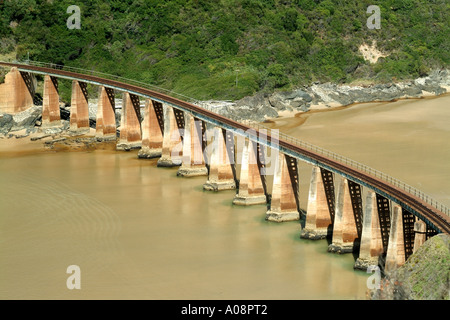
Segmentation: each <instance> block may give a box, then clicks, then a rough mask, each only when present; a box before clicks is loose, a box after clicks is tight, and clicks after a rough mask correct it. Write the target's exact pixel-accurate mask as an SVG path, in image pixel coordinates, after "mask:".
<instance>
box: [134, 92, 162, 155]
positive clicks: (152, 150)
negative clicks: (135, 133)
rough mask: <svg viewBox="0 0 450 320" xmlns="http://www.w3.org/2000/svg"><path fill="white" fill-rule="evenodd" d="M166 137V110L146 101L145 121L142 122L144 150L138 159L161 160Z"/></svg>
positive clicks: (148, 100) (159, 104)
mask: <svg viewBox="0 0 450 320" xmlns="http://www.w3.org/2000/svg"><path fill="white" fill-rule="evenodd" d="M163 135H164V109H163V105H162V104H161V103H159V102H156V101H152V100H150V99H147V100H146V101H145V111H144V119H143V121H142V148H141V150H139V153H138V157H139V158H141V159H152V158H159V157H161V154H162V146H163Z"/></svg>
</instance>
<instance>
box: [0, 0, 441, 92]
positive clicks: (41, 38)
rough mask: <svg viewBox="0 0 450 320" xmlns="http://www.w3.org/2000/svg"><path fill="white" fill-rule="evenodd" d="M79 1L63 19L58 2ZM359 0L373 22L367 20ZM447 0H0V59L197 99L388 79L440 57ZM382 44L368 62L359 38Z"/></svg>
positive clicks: (412, 73) (420, 70) (63, 6)
mask: <svg viewBox="0 0 450 320" xmlns="http://www.w3.org/2000/svg"><path fill="white" fill-rule="evenodd" d="M70 5H77V6H79V7H80V9H81V28H80V29H73V30H70V29H68V27H67V25H66V22H67V19H68V18H69V16H70V13H67V8H68V7H69V6H70ZM369 5H377V6H379V7H380V9H381V28H380V29H369V28H368V27H367V25H366V22H367V19H368V18H369V17H370V15H371V14H370V13H367V8H368V6H369ZM449 39H450V3H449V2H448V0H379V1H372V0H358V1H355V0H146V1H144V0H133V1H131V0H123V1H118V0H109V1H108V0H107V1H103V0H89V1H87V0H77V1H72V0H70V1H69V0H58V1H49V0H1V1H0V44H1V47H0V59H2V57H5V56H9V57H14V58H16V59H19V60H24V59H27V57H28V55H29V58H30V60H36V61H43V62H53V63H57V64H63V65H68V66H75V67H82V68H88V69H94V70H97V71H102V72H107V73H112V74H116V75H120V76H124V77H127V78H133V79H136V80H141V81H144V82H147V83H151V84H154V85H157V86H160V87H164V88H167V89H171V90H174V91H176V92H179V93H183V94H186V95H188V96H191V97H194V98H196V99H203V100H206V99H230V100H233V99H239V98H242V97H244V96H247V95H252V94H254V93H256V92H259V91H265V92H272V91H274V90H287V89H291V88H293V87H296V86H301V85H308V84H311V83H313V82H317V81H318V82H334V83H351V82H354V81H355V80H358V81H371V82H391V81H397V80H402V79H411V78H415V77H418V76H424V75H426V74H427V73H428V72H429V71H430V70H431V69H436V68H442V67H448V65H449V62H450V40H449ZM364 44H367V45H369V46H370V45H372V44H376V48H377V49H378V50H379V51H380V52H382V53H383V56H384V57H381V58H380V59H379V60H378V62H376V63H370V62H369V61H367V60H365V59H364V58H363V56H362V54H361V52H360V50H359V49H360V47H361V45H364Z"/></svg>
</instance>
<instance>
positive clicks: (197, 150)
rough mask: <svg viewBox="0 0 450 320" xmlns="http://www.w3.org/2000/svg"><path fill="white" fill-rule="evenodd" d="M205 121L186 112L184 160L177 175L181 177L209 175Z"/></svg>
mask: <svg viewBox="0 0 450 320" xmlns="http://www.w3.org/2000/svg"><path fill="white" fill-rule="evenodd" d="M203 129H204V127H203V122H202V121H200V120H197V119H195V118H194V117H193V116H192V115H190V114H185V127H184V137H183V162H182V164H181V167H180V168H179V169H178V172H177V175H178V176H181V177H194V176H207V175H208V169H207V168H206V166H205V160H204V158H203V131H204V130H203Z"/></svg>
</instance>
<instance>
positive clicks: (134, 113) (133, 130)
mask: <svg viewBox="0 0 450 320" xmlns="http://www.w3.org/2000/svg"><path fill="white" fill-rule="evenodd" d="M141 146H142V135H141V112H140V101H139V97H138V96H136V95H134V94H131V93H128V92H124V93H123V99H122V116H121V123H120V138H119V143H118V144H117V147H116V149H117V150H127V151H128V150H131V149H138V148H140V147H141Z"/></svg>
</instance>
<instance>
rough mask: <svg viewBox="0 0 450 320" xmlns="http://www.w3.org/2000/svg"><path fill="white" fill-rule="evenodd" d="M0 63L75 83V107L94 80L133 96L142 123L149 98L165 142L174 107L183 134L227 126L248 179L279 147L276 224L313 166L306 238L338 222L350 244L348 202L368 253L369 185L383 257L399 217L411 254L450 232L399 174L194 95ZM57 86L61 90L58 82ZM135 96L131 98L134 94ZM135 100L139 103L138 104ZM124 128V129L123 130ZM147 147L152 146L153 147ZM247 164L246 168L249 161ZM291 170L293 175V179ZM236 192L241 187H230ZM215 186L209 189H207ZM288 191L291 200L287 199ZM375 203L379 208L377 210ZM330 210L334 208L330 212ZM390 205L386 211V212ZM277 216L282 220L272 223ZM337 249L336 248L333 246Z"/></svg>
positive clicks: (434, 207)
mask: <svg viewBox="0 0 450 320" xmlns="http://www.w3.org/2000/svg"><path fill="white" fill-rule="evenodd" d="M0 66H3V67H8V68H17V70H18V71H19V72H20V74H21V76H22V78H23V79H24V81H25V82H27V80H26V79H27V75H31V74H40V75H43V76H45V77H46V79H47V78H49V79H51V80H52V82H53V84H55V83H56V82H57V81H56V79H57V78H62V79H68V80H71V81H73V86H72V103H74V101H77V100H76V99H77V98H75V100H74V94H75V93H74V92H75V91H76V89H77V88H81V91H80V92H85V90H86V87H85V86H83V85H80V84H85V83H90V84H93V85H96V86H99V87H101V88H103V90H104V91H105V92H106V96H107V97H109V100H110V102H111V101H112V102H111V103H112V108H113V109H114V99H113V98H114V94H113V92H114V90H117V91H121V92H124V93H127V94H128V95H129V97H130V99H128V100H130V101H131V102H129V103H130V104H131V105H133V104H134V106H135V107H134V110H135V112H136V113H137V115H136V116H137V117H139V118H141V117H140V114H139V110H138V109H139V108H138V107H137V106H138V105H139V104H137V105H136V103H134V102H133V101H134V100H136V99H137V101H138V103H139V98H136V97H141V98H143V99H146V100H147V101H150V106H153V107H154V108H152V109H151V110H152V111H149V113H148V112H147V109H146V113H145V115H144V117H151V115H152V114H153V115H155V119H157V120H158V121H159V127H160V129H161V134H162V135H163V136H164V139H166V135H167V134H168V133H169V131H170V130H171V129H169V127H170V125H169V124H168V118H169V117H172V116H171V115H169V112H168V111H167V110H165V109H164V108H163V106H170V108H172V109H173V113H174V115H175V122H176V123H177V125H178V128H179V129H180V128H183V129H188V128H190V135H192V136H194V135H196V134H197V133H196V126H195V124H194V123H195V122H198V123H200V124H201V126H203V129H204V127H205V126H206V124H208V125H211V126H213V127H215V128H217V129H220V130H218V131H217V132H219V133H217V132H216V131H215V133H214V135H215V137H216V139H215V140H217V141H220V140H221V139H222V140H223V142H225V144H226V143H227V139H228V140H229V139H230V137H231V139H233V136H234V137H236V136H240V137H244V138H245V139H246V141H247V145H245V144H244V145H245V147H244V149H245V152H247V153H246V158H245V157H244V158H245V159H247V160H246V161H247V162H248V159H249V158H252V157H256V158H257V161H256V164H257V165H256V171H255V169H254V168H253V167H252V166H251V164H248V165H247V167H246V168H247V169H246V172H245V175H244V177H247V176H251V175H255V172H257V173H259V174H260V176H262V175H264V174H263V173H262V169H264V164H261V161H260V159H259V158H258V157H259V156H261V154H262V152H261V150H262V149H261V147H262V146H264V147H266V148H267V149H269V148H270V149H271V150H276V151H277V153H279V154H280V155H281V156H280V157H279V159H281V160H284V159H285V161H284V163H285V165H283V164H277V165H276V166H275V173H274V187H273V191H272V194H271V195H270V196H268V194H267V189H266V187H265V186H264V182H265V181H264V179H263V178H261V180H262V188H259V189H261V192H262V195H263V199H264V201H263V202H265V200H266V199H267V200H268V201H267V203H268V204H270V205H271V206H272V207H271V208H270V209H269V211H268V214H267V217H268V220H275V221H283V220H288V219H283V218H282V217H283V216H285V217H288V216H292V212H297V214H298V213H299V212H300V208H299V205H298V199H295V201H294V200H292V199H293V198H295V197H296V196H298V194H296V192H298V187H297V188H296V186H295V184H296V183H298V169H297V166H296V161H298V160H299V161H304V162H307V163H309V164H311V165H313V174H312V178H311V185H310V195H309V202H311V203H308V210H307V212H306V226H305V228H304V229H305V230H306V231H305V232H304V234H302V236H303V237H305V238H323V237H324V233H323V230H322V231H320V230H319V229H321V228H322V229H323V228H324V227H325V230H326V231H325V236H326V235H328V236H329V235H330V225H332V226H334V229H335V231H331V232H332V233H333V238H335V237H336V238H341V243H345V242H346V237H347V238H348V234H347V235H346V231H345V230H344V229H345V227H343V231H342V230H341V233H340V236H335V235H334V233H335V232H337V231H336V229H337V224H338V222H339V221H343V220H344V219H345V213H343V211H345V208H346V205H347V206H349V207H352V210H350V211H353V212H352V213H353V218H352V219H353V224H355V225H356V226H355V228H356V238H357V239H358V242H359V246H360V247H361V250H362V249H363V247H364V246H365V244H364V238H365V236H366V233H367V232H368V231H367V232H366V231H365V229H364V228H365V227H367V228H369V227H370V226H371V225H370V223H369V221H368V218H366V214H365V213H364V214H363V212H362V211H363V209H362V201H361V195H360V193H361V186H364V187H366V188H367V189H368V190H370V194H369V196H368V198H367V204H366V208H365V210H364V211H367V212H371V213H373V212H374V211H377V215H378V219H375V218H373V217H372V220H373V221H375V222H374V223H375V224H378V228H379V230H380V235H370V237H371V238H372V240H373V239H374V238H379V240H380V241H381V242H382V243H383V247H382V248H381V249H380V250H379V252H378V253H383V252H384V254H386V253H387V251H388V249H389V248H388V243H389V242H392V241H399V240H398V237H396V236H395V235H394V236H393V235H392V234H391V233H392V230H393V229H394V228H393V223H394V221H397V219H399V221H400V222H401V226H402V229H403V239H402V241H401V242H403V245H404V247H405V250H406V247H407V244H406V242H408V241H409V242H410V243H409V244H408V246H409V247H411V246H412V242H414V237H413V236H411V235H414V234H416V236H417V234H434V233H447V234H450V210H449V209H448V208H447V207H445V206H444V205H442V204H439V203H437V202H436V201H434V200H433V199H431V197H428V196H427V195H425V194H424V193H422V192H421V191H419V190H417V189H415V188H413V187H410V186H408V185H406V184H404V183H402V182H400V181H398V180H396V179H394V178H392V177H389V176H387V175H385V174H383V173H381V172H379V171H377V170H374V169H372V168H369V167H367V166H365V165H363V164H360V163H357V162H355V161H353V160H350V159H346V158H344V157H342V156H339V155H336V154H334V153H332V152H329V151H327V150H324V149H321V148H319V147H316V146H313V145H310V144H308V143H306V142H303V141H299V140H297V139H295V138H293V137H290V136H287V135H284V134H281V133H279V132H278V131H277V130H271V129H268V128H265V127H264V126H262V125H259V124H254V125H253V124H252V125H248V124H243V123H239V122H236V121H233V120H231V119H228V118H226V117H223V116H221V115H218V114H216V113H214V112H212V111H209V110H206V109H204V108H201V107H199V106H197V105H196V104H195V101H191V102H187V101H185V100H189V99H188V98H187V97H182V96H178V95H177V94H174V93H170V92H168V93H161V91H162V90H159V89H156V90H155V88H153V87H151V86H148V85H146V84H144V83H140V82H137V81H133V80H128V79H123V78H119V77H115V76H111V75H107V74H102V73H96V72H92V71H86V70H82V69H74V68H67V67H61V66H56V65H51V64H42V63H36V62H34V63H33V62H28V63H27V64H18V63H6V62H0ZM48 83H50V82H48ZM55 86H56V89H57V85H55ZM44 87H45V88H47V82H46V83H45V85H44ZM29 91H30V93H32V92H34V91H33V90H29ZM48 92H49V91H47V95H46V92H45V89H44V109H45V101H48V100H49V99H50V98H49V97H48V95H49V94H48ZM56 92H57V90H56ZM102 92H103V91H102ZM0 93H1V92H0ZM128 95H127V96H126V97H128ZM85 96H86V94H85ZM126 97H124V102H123V105H124V106H123V109H122V112H131V111H125V105H126V103H128V102H127V99H125V98H126ZM133 97H134V98H135V99H134V100H133ZM0 98H1V95H0ZM46 99H47V100H46ZM86 99H87V97H86ZM146 107H147V105H146ZM99 108H100V107H99ZM128 109H129V108H128ZM166 109H167V108H166ZM158 110H159V111H158ZM43 112H44V111H43ZM152 112H153V113H152ZM182 114H186V115H189V119H191V118H192V119H193V120H192V125H190V124H189V123H188V116H183V115H182ZM79 115H80V112H78V116H79ZM79 118H80V117H79ZM122 118H126V119H131V118H129V117H128V116H122ZM126 119H125V120H122V124H123V125H124V127H126V126H127V123H126V121H130V123H131V122H132V121H131V120H126ZM194 120H195V122H194ZM102 121H103V123H104V125H105V126H106V116H104V119H103V120H102ZM124 121H125V122H124ZM144 122H145V121H143V122H142V124H141V125H142V130H144ZM71 123H72V120H71ZM147 126H148V125H147ZM124 127H122V129H123V128H124ZM172 127H173V125H172ZM131 131H132V130H131V129H129V130H127V132H128V134H129V133H130V132H131ZM188 131H189V130H188ZM220 131H221V132H222V133H223V136H222V135H221V133H220ZM171 132H172V131H171ZM201 132H203V131H202V130H201V128H200V136H202V134H201ZM142 134H143V136H142V148H143V147H144V142H143V141H144V139H146V138H147V140H152V139H151V137H148V135H147V137H146V134H145V133H144V132H142ZM121 135H122V133H121ZM150 135H151V134H150ZM219 136H220V137H219ZM187 137H188V136H184V144H183V152H186V151H188V152H187V153H191V151H190V150H188V149H187V147H185V146H184V145H187V144H186V143H185V142H186V138H187ZM217 137H219V138H217ZM164 139H163V140H164ZM125 140H126V138H125ZM164 141H166V140H164ZM191 144H194V142H192V143H191ZM253 144H254V148H255V149H254V150H255V151H254V154H253V153H252V152H251V150H252V148H251V146H252V145H253ZM145 146H147V144H146V145H145ZM160 147H161V148H162V151H161V152H162V154H164V148H166V147H165V146H164V142H162V146H160ZM143 149H144V148H143ZM219 149H220V148H219ZM225 149H226V151H228V157H230V159H231V156H230V152H231V151H230V149H229V148H228V147H225ZM194 152H195V151H192V153H191V158H192V157H193V156H192V154H193V153H194ZM187 153H186V154H187ZM231 153H232V152H231ZM149 157H150V156H149ZM226 157H227V155H225V158H226ZM217 158H220V156H217ZM244 158H243V159H244ZM279 159H278V160H277V161H278V162H279V161H280V160H279ZM212 161H213V160H211V163H210V166H209V167H208V172H209V180H208V181H209V187H208V188H209V189H210V190H216V191H217V190H221V187H220V185H221V184H220V183H221V181H220V180H221V179H222V178H223V177H224V176H227V174H225V173H224V172H225V171H224V170H226V169H224V168H223V165H218V166H216V164H214V163H213V162H212ZM247 162H245V163H246V164H247ZM278 162H277V163H278ZM192 163H193V162H192ZM228 164H229V163H228ZM178 165H180V163H178ZM191 167H193V166H191ZM285 167H286V168H285ZM252 168H253V169H252ZM241 170H242V169H241ZM284 172H286V174H285V173H284ZM214 174H216V175H215V176H214V177H212V175H214ZM334 175H336V176H337V175H338V176H339V177H341V182H340V184H339V186H340V189H339V190H340V191H339V192H338V194H335V192H334V183H335V182H336V181H335V180H333V177H334ZM241 177H242V172H241ZM277 177H278V178H277ZM286 177H287V178H286ZM327 177H328V178H327ZM227 179H228V182H227V183H228V186H229V185H230V184H231V185H232V182H230V181H229V180H235V179H233V177H231V178H230V176H228V177H226V179H225V180H227ZM330 179H331V180H330ZM250 180H252V179H250ZM253 180H254V179H253ZM276 181H278V182H279V187H278V186H275V184H276ZM227 183H225V184H227ZM207 184H208V183H207ZM336 184H337V183H336ZM205 185H206V184H205ZM238 185H239V189H241V188H243V189H245V190H244V191H245V192H244V193H245V195H240V200H239V199H237V200H236V199H235V200H236V202H235V203H236V204H240V203H239V201H241V200H242V199H243V198H245V197H247V198H246V199H247V200H245V201H248V198H251V199H253V200H255V199H256V198H258V194H257V192H256V191H255V190H257V189H258V186H256V185H255V184H254V182H248V181H241V182H240V183H239V182H237V183H236V185H235V186H234V187H236V188H237V186H238ZM232 187H233V186H231V187H229V188H228V189H230V188H232ZM208 188H206V187H205V189H208ZM252 188H253V189H252ZM345 188H348V189H346V190H348V191H347V193H345V192H343V191H342V190H344V189H345ZM239 193H241V191H239ZM286 194H287V195H288V196H286ZM289 194H292V195H293V196H291V197H290V201H291V202H292V203H294V204H293V205H292V203H291V204H289ZM238 196H239V194H238V195H237V197H238ZM266 196H267V198H266ZM259 197H260V198H261V195H259ZM238 198H239V197H238ZM286 199H288V200H286ZM320 199H323V201H324V202H323V203H322V204H321V203H320V201H321V200H320ZM253 200H251V201H250V202H247V203H245V204H253V203H252V201H253ZM245 201H244V202H245ZM286 201H287V202H286ZM389 201H391V202H392V203H393V204H395V206H393V205H392V204H391V205H389V208H388V209H387V211H384V213H383V210H386V207H387V205H386V203H388V202H389ZM347 202H348V204H347ZM255 203H256V202H255ZM370 203H372V206H371V207H370ZM275 207H276V208H275ZM323 207H326V208H325V209H324V208H323ZM383 207H384V208H385V209H383ZM286 208H288V209H286ZM321 208H322V209H321ZM321 210H322V211H323V210H325V211H326V213H327V214H328V216H329V217H325V218H323V217H322V218H320V217H321V215H322V213H321V212H322V211H321ZM358 211H359V213H358ZM286 213H287V214H286ZM397 213H398V215H399V218H397ZM309 215H310V216H311V218H310V217H309ZM363 216H364V217H363ZM271 217H272V218H273V217H275V218H273V219H271ZM280 217H281V218H280ZM297 220H298V219H297ZM325 220H326V221H328V220H329V223H326V221H325ZM363 220H364V221H363ZM324 221H325V224H324ZM418 221H421V222H423V223H424V225H425V226H426V228H425V227H424V228H423V229H421V231H420V230H419V229H417V226H415V223H416V222H418ZM372 227H373V225H372ZM408 228H409V229H408ZM395 229H397V228H395ZM406 229H408V230H406ZM416 229H417V230H416ZM414 231H415V232H414ZM408 237H409V238H410V240H407V238H408ZM392 239H394V240H392ZM395 239H397V240H395ZM333 242H334V240H333ZM347 242H348V241H347ZM350 242H351V243H352V245H353V247H354V243H355V239H353V240H352V241H350ZM337 247H339V246H337ZM343 247H345V246H341V249H338V250H336V251H338V252H345V250H344V249H342V248H343ZM352 250H353V249H352ZM330 251H332V250H331V249H330ZM408 255H409V254H408V253H406V254H405V256H406V258H407V257H408ZM372 258H374V257H372Z"/></svg>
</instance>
